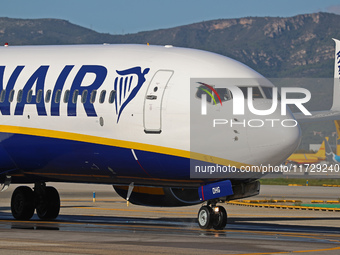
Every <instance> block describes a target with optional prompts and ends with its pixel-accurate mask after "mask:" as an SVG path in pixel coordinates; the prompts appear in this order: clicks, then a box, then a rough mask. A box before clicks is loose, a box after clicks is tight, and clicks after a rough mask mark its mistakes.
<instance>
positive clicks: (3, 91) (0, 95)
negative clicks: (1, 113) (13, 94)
mask: <svg viewBox="0 0 340 255" xmlns="http://www.w3.org/2000/svg"><path fill="white" fill-rule="evenodd" d="M5 97H6V90H5V89H3V90H2V91H1V94H0V103H3V102H5Z"/></svg>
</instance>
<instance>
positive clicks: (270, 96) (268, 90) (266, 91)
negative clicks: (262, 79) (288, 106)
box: [262, 87, 273, 99]
mask: <svg viewBox="0 0 340 255" xmlns="http://www.w3.org/2000/svg"><path fill="white" fill-rule="evenodd" d="M262 90H263V92H264V94H265V95H266V98H268V99H273V88H269V87H262Z"/></svg>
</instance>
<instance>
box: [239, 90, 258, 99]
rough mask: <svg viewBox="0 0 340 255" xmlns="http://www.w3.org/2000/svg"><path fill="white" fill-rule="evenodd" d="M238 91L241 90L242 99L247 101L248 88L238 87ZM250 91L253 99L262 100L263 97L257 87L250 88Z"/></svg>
mask: <svg viewBox="0 0 340 255" xmlns="http://www.w3.org/2000/svg"><path fill="white" fill-rule="evenodd" d="M239 88H240V90H242V92H243V95H244V98H245V99H247V98H248V87H239ZM251 88H252V91H253V99H254V98H263V95H262V93H261V91H260V88H259V87H251Z"/></svg>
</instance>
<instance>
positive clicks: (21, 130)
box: [0, 125, 248, 168]
mask: <svg viewBox="0 0 340 255" xmlns="http://www.w3.org/2000/svg"><path fill="white" fill-rule="evenodd" d="M0 132H2V133H10V134H22V135H33V136H40V137H48V138H57V139H65V140H71V141H78V142H86V143H93V144H101V145H108V146H114V147H120V148H127V149H134V150H140V151H148V152H154V153H160V154H165V155H171V156H177V157H182V158H191V159H195V160H200V161H204V162H209V163H213V164H220V165H232V166H235V167H238V168H239V167H240V166H241V165H242V166H248V165H247V164H243V163H240V162H236V161H232V160H227V159H223V158H218V157H213V156H210V155H205V154H201V153H196V152H190V151H185V150H180V149H174V148H169V147H163V146H158V145H151V144H145V143H137V142H130V141H123V140H117V139H112V138H105V137H98V136H92V135H84V134H77V133H71V132H64V131H56V130H49V129H42V128H30V127H18V126H7V125H0Z"/></svg>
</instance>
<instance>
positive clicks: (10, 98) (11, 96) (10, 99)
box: [8, 89, 14, 103]
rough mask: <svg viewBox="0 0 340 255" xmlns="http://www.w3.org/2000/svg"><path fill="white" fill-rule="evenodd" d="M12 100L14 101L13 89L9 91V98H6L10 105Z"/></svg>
mask: <svg viewBox="0 0 340 255" xmlns="http://www.w3.org/2000/svg"><path fill="white" fill-rule="evenodd" d="M13 99H14V89H12V90H11V92H9V97H8V101H9V102H10V103H12V102H13Z"/></svg>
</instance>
